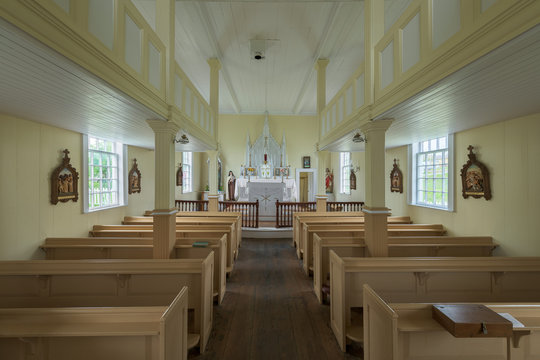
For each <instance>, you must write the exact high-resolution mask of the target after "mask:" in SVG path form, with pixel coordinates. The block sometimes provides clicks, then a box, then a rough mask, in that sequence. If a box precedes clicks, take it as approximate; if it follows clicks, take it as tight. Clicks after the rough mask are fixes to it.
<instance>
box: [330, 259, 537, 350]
mask: <svg viewBox="0 0 540 360" xmlns="http://www.w3.org/2000/svg"><path fill="white" fill-rule="evenodd" d="M364 284H368V285H370V286H371V287H372V288H373V289H374V290H375V291H376V292H377V293H378V294H379V295H380V296H381V297H382V298H384V299H385V300H386V301H388V302H404V303H408V302H413V303H416V302H530V301H533V302H535V301H538V299H540V257H464V258H458V257H441V258H421V257H415V258H412V257H403V258H399V257H396V258H352V257H340V256H339V255H338V254H336V253H335V252H334V251H332V250H331V251H330V313H331V316H330V317H331V321H330V322H331V327H332V330H333V331H334V334H335V335H336V338H337V340H338V343H339V345H340V347H341V349H342V350H343V351H345V342H346V333H347V331H346V328H347V327H348V326H350V325H351V308H354V307H363V306H364V304H363V286H364Z"/></svg>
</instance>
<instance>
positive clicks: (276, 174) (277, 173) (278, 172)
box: [274, 167, 281, 178]
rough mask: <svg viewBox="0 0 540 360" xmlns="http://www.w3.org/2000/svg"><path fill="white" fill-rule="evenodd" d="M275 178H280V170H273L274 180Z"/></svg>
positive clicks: (276, 168)
mask: <svg viewBox="0 0 540 360" xmlns="http://www.w3.org/2000/svg"><path fill="white" fill-rule="evenodd" d="M276 176H281V168H278V167H275V168H274V178H275V177H276Z"/></svg>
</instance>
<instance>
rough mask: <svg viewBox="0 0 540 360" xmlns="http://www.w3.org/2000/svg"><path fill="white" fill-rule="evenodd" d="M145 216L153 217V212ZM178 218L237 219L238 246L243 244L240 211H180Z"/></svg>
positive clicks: (147, 212)
mask: <svg viewBox="0 0 540 360" xmlns="http://www.w3.org/2000/svg"><path fill="white" fill-rule="evenodd" d="M144 216H152V211H150V210H147V211H145V212H144ZM176 216H177V217H189V218H208V217H210V218H212V217H221V218H233V219H236V228H237V229H238V231H237V235H238V241H237V243H238V246H240V244H241V243H242V213H241V212H238V211H179V212H177V213H176Z"/></svg>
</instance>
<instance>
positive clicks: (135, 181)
mask: <svg viewBox="0 0 540 360" xmlns="http://www.w3.org/2000/svg"><path fill="white" fill-rule="evenodd" d="M140 192H141V172H140V171H139V168H138V167H137V159H133V166H132V167H131V170H130V171H129V174H128V194H133V193H140Z"/></svg>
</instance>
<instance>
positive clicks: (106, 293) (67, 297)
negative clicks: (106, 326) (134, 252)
mask: <svg viewBox="0 0 540 360" xmlns="http://www.w3.org/2000/svg"><path fill="white" fill-rule="evenodd" d="M213 265H214V254H213V253H210V254H209V255H208V256H207V257H206V258H205V259H170V260H162V259H160V260H155V259H152V260H131V259H129V260H96V259H92V260H28V261H3V262H0V308H31V307H74V306H91V307H103V306H164V305H168V304H170V303H171V302H172V300H173V299H174V297H175V296H176V295H177V294H178V292H179V291H180V290H181V289H182V287H184V286H187V287H188V288H189V291H188V295H189V296H188V306H189V308H190V309H193V320H192V321H190V323H189V324H188V329H189V332H191V333H194V334H197V339H198V341H199V348H200V351H201V353H202V352H204V350H205V347H206V343H207V341H208V337H209V336H210V332H211V330H212V319H213V315H212V310H213V306H212V305H213V301H212V298H213V296H212V293H213V289H212V286H213V275H214V270H213Z"/></svg>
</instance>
